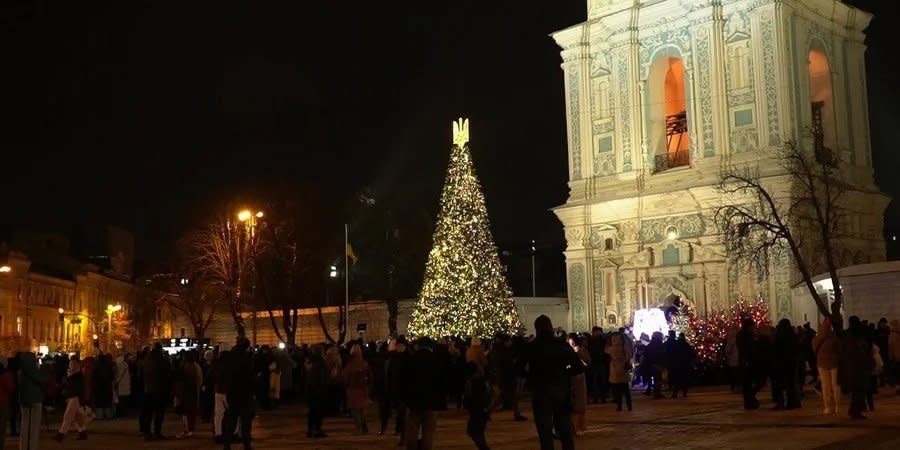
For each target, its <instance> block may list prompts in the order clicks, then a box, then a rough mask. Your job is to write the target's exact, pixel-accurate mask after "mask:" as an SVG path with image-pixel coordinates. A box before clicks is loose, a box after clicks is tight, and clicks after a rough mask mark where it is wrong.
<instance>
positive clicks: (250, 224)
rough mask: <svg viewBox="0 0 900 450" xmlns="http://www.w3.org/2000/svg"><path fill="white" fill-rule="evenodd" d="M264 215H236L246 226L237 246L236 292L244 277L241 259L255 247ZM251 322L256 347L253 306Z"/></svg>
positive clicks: (240, 213)
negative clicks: (243, 237)
mask: <svg viewBox="0 0 900 450" xmlns="http://www.w3.org/2000/svg"><path fill="white" fill-rule="evenodd" d="M263 216H265V214H263V212H262V211H256V212H255V213H254V212H252V211H250V210H249V209H242V210H240V211H238V213H237V219H238V221H239V222H241V223H243V224H246V226H247V238H246V240H244V239H241V241H240V243H239V244H238V249H237V250H238V252H240V253H241V254H239V255H238V258H237V260H238V292H241V284H242V282H241V277H242V276H243V275H244V267H243V264H241V263H242V262H243V258H245V257H247V252H248V251H249V250H251V249H252V248H253V247H255V246H256V227H257V222H258V221H259V219H262V218H263ZM250 313H251V320H252V321H253V323H252V326H253V345H256V306H255V305H254V306H253V308H252V311H251V312H250Z"/></svg>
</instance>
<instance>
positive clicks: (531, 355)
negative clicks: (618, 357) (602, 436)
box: [516, 315, 584, 450]
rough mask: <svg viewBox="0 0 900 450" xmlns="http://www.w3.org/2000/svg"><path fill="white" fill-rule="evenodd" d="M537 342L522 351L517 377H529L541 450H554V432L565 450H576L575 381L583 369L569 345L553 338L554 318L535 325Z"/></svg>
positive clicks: (530, 343)
mask: <svg viewBox="0 0 900 450" xmlns="http://www.w3.org/2000/svg"><path fill="white" fill-rule="evenodd" d="M534 328H535V332H536V333H535V334H536V336H535V338H534V340H533V341H531V342H529V343H528V344H527V345H525V347H524V348H523V349H522V355H521V357H520V358H519V360H518V361H517V363H516V369H517V373H519V374H520V375H522V376H525V377H526V378H527V380H528V386H529V388H530V389H531V396H532V399H531V401H532V407H533V411H534V426H535V428H536V429H537V432H538V440H539V441H540V445H541V450H553V430H554V429H555V430H556V432H557V433H558V436H559V439H560V441H561V442H562V448H563V450H574V448H575V442H574V440H573V437H572V418H571V413H572V377H573V376H575V375H578V374H580V373H583V372H584V369H583V367H584V366H583V365H582V363H581V361H580V360H579V359H578V356H577V355H576V354H575V351H574V350H572V347H570V346H569V345H568V344H566V342H565V341H563V340H561V339H557V338H556V337H555V336H554V334H553V323H552V322H551V321H550V318H549V317H547V316H545V315H541V316H539V317H538V318H537V319H535V321H534Z"/></svg>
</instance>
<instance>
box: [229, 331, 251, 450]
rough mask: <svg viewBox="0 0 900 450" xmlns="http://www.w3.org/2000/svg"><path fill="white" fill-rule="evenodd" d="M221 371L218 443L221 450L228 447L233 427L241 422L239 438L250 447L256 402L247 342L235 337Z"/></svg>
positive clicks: (245, 445) (232, 434)
mask: <svg viewBox="0 0 900 450" xmlns="http://www.w3.org/2000/svg"><path fill="white" fill-rule="evenodd" d="M223 365H224V369H225V370H224V372H223V373H222V377H223V380H222V384H223V386H224V389H225V400H226V402H227V405H228V406H227V407H226V409H225V417H224V418H223V420H222V442H223V444H224V447H223V448H225V450H228V449H230V448H231V442H232V441H233V440H234V430H235V428H236V427H237V424H238V423H240V425H241V441H242V443H243V446H244V450H250V437H251V431H252V424H253V416H254V415H255V414H256V405H255V403H254V398H253V389H254V386H255V385H254V383H253V382H254V374H255V372H254V367H253V355H252V354H251V353H250V341H249V340H248V339H247V338H240V339H238V342H237V344H236V345H235V346H234V348H233V349H232V351H230V352H228V358H227V359H226V360H225V361H223Z"/></svg>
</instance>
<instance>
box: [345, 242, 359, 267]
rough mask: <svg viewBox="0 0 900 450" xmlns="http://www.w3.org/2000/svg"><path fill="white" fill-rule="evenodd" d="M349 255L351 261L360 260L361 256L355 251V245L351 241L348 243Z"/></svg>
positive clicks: (354, 262)
mask: <svg viewBox="0 0 900 450" xmlns="http://www.w3.org/2000/svg"><path fill="white" fill-rule="evenodd" d="M347 257H348V258H350V261H353V264H356V262H357V261H359V257H358V256H356V253H354V252H353V246H352V245H350V243H349V242H348V243H347Z"/></svg>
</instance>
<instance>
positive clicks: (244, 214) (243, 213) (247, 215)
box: [237, 209, 253, 222]
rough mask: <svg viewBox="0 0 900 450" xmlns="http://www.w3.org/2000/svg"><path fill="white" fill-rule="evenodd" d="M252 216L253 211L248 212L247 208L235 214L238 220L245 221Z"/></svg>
mask: <svg viewBox="0 0 900 450" xmlns="http://www.w3.org/2000/svg"><path fill="white" fill-rule="evenodd" d="M252 217H253V213H252V212H250V210H249V209H244V210H242V211H241V212H239V213H238V215H237V218H238V220H240V221H241V222H246V221H248V220H250V219H251V218H252Z"/></svg>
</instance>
